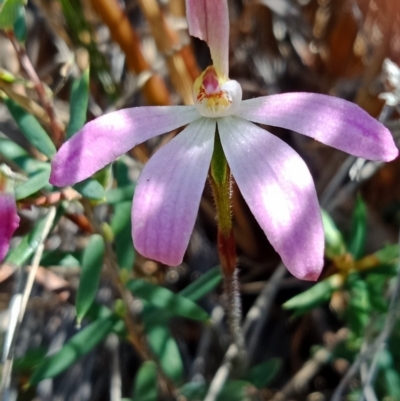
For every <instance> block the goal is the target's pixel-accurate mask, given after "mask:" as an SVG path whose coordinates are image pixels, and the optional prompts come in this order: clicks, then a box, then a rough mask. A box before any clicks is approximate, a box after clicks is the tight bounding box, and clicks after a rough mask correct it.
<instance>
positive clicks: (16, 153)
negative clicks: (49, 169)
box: [0, 138, 47, 175]
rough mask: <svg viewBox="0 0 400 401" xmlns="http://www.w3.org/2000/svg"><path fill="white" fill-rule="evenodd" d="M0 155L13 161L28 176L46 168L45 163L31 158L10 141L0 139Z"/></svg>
mask: <svg viewBox="0 0 400 401" xmlns="http://www.w3.org/2000/svg"><path fill="white" fill-rule="evenodd" d="M0 155H2V156H3V157H5V158H6V159H8V160H11V161H13V162H14V163H15V164H16V165H17V166H18V167H20V168H21V169H22V170H24V171H25V172H26V173H27V174H28V175H32V174H35V173H36V172H37V171H38V170H39V169H44V168H46V166H47V163H46V162H42V161H39V160H36V159H34V158H32V157H31V156H29V154H28V152H27V151H26V150H25V149H23V148H22V147H21V146H19V145H17V144H16V143H15V142H13V141H11V140H10V139H5V138H0Z"/></svg>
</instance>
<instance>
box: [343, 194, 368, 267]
mask: <svg viewBox="0 0 400 401" xmlns="http://www.w3.org/2000/svg"><path fill="white" fill-rule="evenodd" d="M366 236H367V207H366V205H365V203H364V201H363V200H362V199H361V196H360V195H358V196H357V201H356V205H355V208H354V211H353V217H352V220H351V230H350V237H349V240H348V246H347V249H348V251H349V252H350V253H351V254H352V255H353V257H354V259H355V260H358V259H360V258H361V257H362V256H363V255H364V248H365V239H366Z"/></svg>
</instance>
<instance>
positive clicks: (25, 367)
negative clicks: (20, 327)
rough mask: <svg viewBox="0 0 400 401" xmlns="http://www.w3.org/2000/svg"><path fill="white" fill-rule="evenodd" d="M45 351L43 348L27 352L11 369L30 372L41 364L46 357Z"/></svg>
mask: <svg viewBox="0 0 400 401" xmlns="http://www.w3.org/2000/svg"><path fill="white" fill-rule="evenodd" d="M46 353H47V350H46V348H44V347H39V348H33V349H30V350H28V351H27V352H26V353H25V355H24V356H22V357H20V358H17V359H16V360H15V361H14V366H13V369H15V370H17V371H19V372H21V371H31V370H33V369H34V368H35V367H36V366H38V365H39V364H40V362H42V360H43V358H44V357H45V356H46Z"/></svg>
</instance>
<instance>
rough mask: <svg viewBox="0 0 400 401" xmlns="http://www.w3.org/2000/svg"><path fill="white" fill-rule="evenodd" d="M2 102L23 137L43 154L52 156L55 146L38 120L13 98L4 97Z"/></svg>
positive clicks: (54, 152)
mask: <svg viewBox="0 0 400 401" xmlns="http://www.w3.org/2000/svg"><path fill="white" fill-rule="evenodd" d="M4 103H5V104H6V106H7V108H8V110H9V111H10V113H11V115H12V117H13V118H14V120H15V121H16V123H17V124H18V127H19V128H20V130H21V131H22V133H23V134H24V136H25V138H26V139H27V140H28V141H29V142H30V143H31V144H32V145H33V146H34V147H35V148H36V149H38V150H39V151H40V152H42V153H43V154H44V155H45V156H47V157H49V158H51V157H53V156H54V155H55V154H56V148H55V146H54V144H53V142H52V141H51V139H50V138H49V136H48V135H47V133H46V131H45V130H44V129H43V128H42V126H41V125H40V124H39V122H38V120H36V118H35V117H34V116H32V115H31V114H29V113H28V112H27V111H25V110H24V109H23V108H22V107H20V106H19V105H18V104H17V103H16V102H14V101H13V100H11V99H8V98H6V99H4Z"/></svg>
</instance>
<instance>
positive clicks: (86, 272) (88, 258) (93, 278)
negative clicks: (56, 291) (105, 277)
mask: <svg viewBox="0 0 400 401" xmlns="http://www.w3.org/2000/svg"><path fill="white" fill-rule="evenodd" d="M104 249H105V247H104V240H103V237H102V236H101V235H99V234H94V235H92V236H91V237H90V240H89V244H88V245H87V247H86V248H85V250H84V252H83V257H82V273H81V279H80V282H79V287H78V293H77V295H76V317H77V321H78V324H80V322H81V321H82V319H83V317H84V316H85V315H86V313H87V311H88V310H89V309H90V307H91V305H92V303H93V301H94V299H95V297H96V293H97V289H98V287H99V283H100V277H101V271H102V268H103V258H104Z"/></svg>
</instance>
